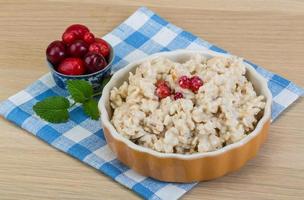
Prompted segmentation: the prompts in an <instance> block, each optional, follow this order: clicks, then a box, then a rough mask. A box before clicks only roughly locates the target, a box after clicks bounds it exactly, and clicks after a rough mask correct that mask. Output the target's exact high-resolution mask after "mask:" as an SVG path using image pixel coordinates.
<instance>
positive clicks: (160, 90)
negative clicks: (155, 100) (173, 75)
mask: <svg viewBox="0 0 304 200" xmlns="http://www.w3.org/2000/svg"><path fill="white" fill-rule="evenodd" d="M155 93H156V95H157V96H158V97H159V98H160V99H163V98H166V97H168V96H170V95H171V89H170V87H169V86H168V83H167V82H166V81H164V80H160V81H157V83H156V90H155Z"/></svg>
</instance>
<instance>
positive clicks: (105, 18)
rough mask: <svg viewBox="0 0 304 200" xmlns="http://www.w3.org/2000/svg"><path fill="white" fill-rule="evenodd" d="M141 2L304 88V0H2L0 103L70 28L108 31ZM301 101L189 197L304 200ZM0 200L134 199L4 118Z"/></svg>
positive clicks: (42, 67) (35, 74)
mask: <svg viewBox="0 0 304 200" xmlns="http://www.w3.org/2000/svg"><path fill="white" fill-rule="evenodd" d="M142 5H145V6H147V7H149V8H150V9H152V10H154V11H155V12H157V13H159V14H160V15H161V16H163V17H165V18H166V19H168V20H169V21H171V22H173V23H174V24H176V25H178V26H180V27H182V28H185V29H186V30H188V31H191V32H193V33H194V34H197V35H198V36H201V37H203V38H204V39H206V40H208V41H210V42H212V43H215V44H217V45H219V46H221V47H223V48H224V49H227V50H229V51H230V52H232V53H234V54H237V55H240V56H243V57H245V58H247V59H249V60H252V61H254V62H256V63H257V64H260V65H262V66H264V67H265V68H267V69H269V70H271V71H273V72H276V73H279V74H282V75H284V76H285V77H287V78H288V79H291V80H293V81H294V82H295V83H297V84H298V85H300V86H304V75H303V74H304V66H303V65H304V61H303V60H304V2H303V1H302V2H301V1H299V0H286V1H282V0H269V1H263V0H244V1H238V0H229V1H220V0H204V1H200V0H186V1H175V0H168V1H152V0H151V1H148V0H138V1H130V0H105V1H100V0H99V1H97V0H87V1H86V3H84V1H82V0H77V1H68V0H57V1H40V0H35V1H33V0H26V1H17V0H11V1H7V0H0V91H1V92H0V100H4V99H6V98H7V97H9V96H10V95H13V94H14V93H16V92H17V91H19V90H21V89H22V88H24V87H25V86H26V85H28V84H30V83H32V82H33V81H35V80H36V79H37V78H39V77H40V76H41V75H43V74H45V73H46V72H47V71H48V70H47V67H46V64H45V54H44V50H45V48H46V46H47V44H48V43H49V42H50V41H51V40H54V39H59V37H60V33H61V32H62V31H63V30H64V28H65V27H66V26H68V25H69V24H72V23H84V24H86V25H88V26H89V27H90V28H91V29H92V30H93V31H94V32H95V33H98V34H99V35H103V34H106V33H107V32H109V31H110V30H112V29H113V28H114V27H115V26H117V25H118V24H119V23H121V22H122V21H123V20H124V19H125V18H126V17H128V16H129V15H130V14H132V13H133V12H134V11H135V10H136V9H137V8H138V7H139V6H142ZM303 108H304V101H303V99H300V100H298V102H296V103H295V104H294V105H292V106H291V107H290V108H289V109H288V110H287V111H286V112H285V113H284V114H283V115H282V116H281V117H280V118H279V119H277V120H276V121H275V123H273V124H272V126H271V129H270V135H269V138H268V140H267V142H266V143H265V145H264V146H263V147H262V149H261V151H260V153H259V155H258V156H257V157H256V158H254V159H253V160H251V161H250V162H248V164H247V165H246V166H245V167H243V168H242V169H241V170H240V171H238V172H235V173H232V174H230V175H228V176H225V177H223V178H220V179H218V180H214V181H209V182H203V183H200V184H199V185H198V186H197V187H196V188H195V189H193V190H192V191H190V192H189V193H188V194H187V195H185V196H184V198H183V199H245V198H246V199H303V196H304V156H303V153H304V134H303V131H304V125H303V124H304V123H303V118H304V111H303V110H304V109H303ZM0 127H1V134H0V158H1V161H0V199H39V200H41V199H138V196H136V195H135V194H134V193H132V192H131V191H129V190H128V189H125V188H124V187H122V186H120V185H119V184H117V183H116V182H114V181H112V180H110V179H109V178H107V177H106V176H104V175H103V174H101V173H99V172H98V171H96V170H94V169H92V168H91V167H88V166H86V165H84V164H82V163H81V162H79V161H77V160H75V159H73V158H71V157H69V156H67V155H65V154H63V153H61V152H59V151H57V150H55V149H54V148H52V147H50V146H48V145H46V144H45V143H43V142H41V141H40V140H38V139H37V138H35V137H34V136H32V135H31V134H29V133H27V132H25V131H24V130H22V129H20V128H17V127H16V126H14V125H12V124H10V123H9V122H7V121H5V120H4V119H3V118H1V119H0Z"/></svg>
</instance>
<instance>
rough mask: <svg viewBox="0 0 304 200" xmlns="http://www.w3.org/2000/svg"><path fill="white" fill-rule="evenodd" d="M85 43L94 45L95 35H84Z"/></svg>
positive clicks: (88, 33)
mask: <svg viewBox="0 0 304 200" xmlns="http://www.w3.org/2000/svg"><path fill="white" fill-rule="evenodd" d="M83 41H85V42H86V43H87V44H92V43H93V42H95V36H94V35H93V33H90V32H87V33H85V34H84V35H83Z"/></svg>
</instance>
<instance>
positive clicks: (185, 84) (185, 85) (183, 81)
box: [178, 76, 191, 89]
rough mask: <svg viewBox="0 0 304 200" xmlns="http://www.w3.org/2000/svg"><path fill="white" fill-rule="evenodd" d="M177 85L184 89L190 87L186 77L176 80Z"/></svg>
mask: <svg viewBox="0 0 304 200" xmlns="http://www.w3.org/2000/svg"><path fill="white" fill-rule="evenodd" d="M178 84H179V86H180V87H181V88H184V89H189V88H190V87H191V81H190V79H189V78H188V77H187V76H181V77H180V78H179V80H178Z"/></svg>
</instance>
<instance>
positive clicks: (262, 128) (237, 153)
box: [98, 50, 272, 182]
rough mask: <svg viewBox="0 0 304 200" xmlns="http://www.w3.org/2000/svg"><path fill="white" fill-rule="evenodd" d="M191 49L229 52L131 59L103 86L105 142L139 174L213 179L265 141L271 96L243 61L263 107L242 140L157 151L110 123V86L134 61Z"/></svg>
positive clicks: (178, 58) (179, 59)
mask: <svg viewBox="0 0 304 200" xmlns="http://www.w3.org/2000/svg"><path fill="white" fill-rule="evenodd" d="M193 53H199V54H202V55H204V56H206V57H213V56H224V57H229V56H230V55H226V54H221V53H216V52H213V51H209V50H196V51H190V50H177V51H172V52H162V53H157V54H154V55H152V56H149V57H146V58H144V59H142V60H139V61H136V62H134V63H131V64H129V65H127V66H126V67H124V68H123V69H121V70H119V71H118V72H116V73H115V74H114V75H113V77H112V79H111V81H110V82H109V83H108V84H107V85H106V87H105V88H104V90H103V93H102V97H101V99H100V101H99V105H98V106H99V110H100V112H101V123H102V127H103V130H104V134H105V137H106V140H107V142H108V145H109V146H110V148H111V149H112V151H113V152H114V153H116V155H117V158H118V159H119V160H120V161H121V162H123V163H124V164H126V165H127V166H129V167H130V168H132V169H133V170H135V171H136V172H138V173H139V174H142V175H144V176H149V177H152V178H155V179H158V180H161V181H169V182H193V181H203V180H211V179H215V178H218V177H220V176H223V175H225V174H227V173H229V172H232V171H235V170H237V169H239V168H241V167H242V166H244V165H245V163H246V162H247V161H248V160H249V159H251V158H252V157H254V156H255V155H256V154H257V152H258V150H259V148H260V147H261V144H262V143H263V142H264V141H265V138H266V136H267V133H268V128H269V124H270V117H271V98H272V97H271V93H270V91H269V89H268V87H267V82H266V81H265V79H264V78H263V77H262V76H261V75H259V74H258V73H257V72H256V71H255V69H254V68H253V67H252V66H251V65H249V64H247V63H245V65H246V70H247V72H246V76H247V78H248V79H249V80H250V81H251V82H252V84H253V86H254V88H255V90H256V91H257V93H258V94H263V95H264V96H265V97H266V107H265V109H264V112H263V115H262V116H261V119H260V120H259V122H258V124H257V126H256V128H255V130H254V131H252V132H251V133H250V134H248V136H246V137H245V138H243V139H242V140H240V141H238V142H236V143H233V144H230V145H227V146H225V147H223V148H221V149H218V150H216V151H212V152H204V153H195V154H190V155H184V154H174V153H160V152H157V151H154V150H152V149H148V148H146V147H142V146H139V145H137V144H135V143H133V142H131V141H130V140H128V139H126V138H124V137H123V136H122V135H121V134H119V133H118V132H117V131H116V129H115V128H114V126H113V125H112V123H111V117H112V111H113V110H112V109H111V107H110V103H109V94H110V90H111V89H112V88H113V87H115V86H116V87H118V86H120V85H121V84H122V83H123V81H125V80H127V79H128V76H129V72H130V71H133V72H134V71H135V69H136V67H137V66H138V64H140V63H142V62H143V61H145V60H147V59H153V58H156V57H159V56H164V57H168V58H169V59H171V60H173V61H176V62H183V61H185V60H188V59H189V58H190V56H191V54H193Z"/></svg>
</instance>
